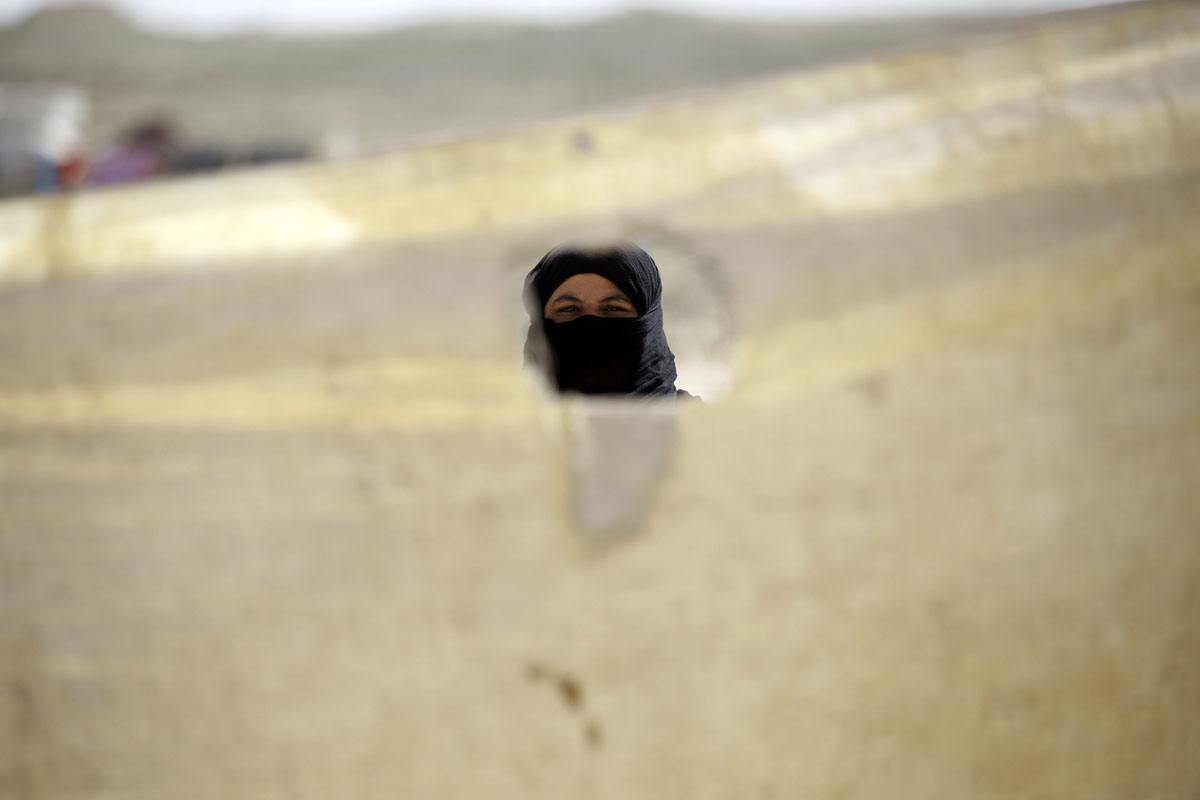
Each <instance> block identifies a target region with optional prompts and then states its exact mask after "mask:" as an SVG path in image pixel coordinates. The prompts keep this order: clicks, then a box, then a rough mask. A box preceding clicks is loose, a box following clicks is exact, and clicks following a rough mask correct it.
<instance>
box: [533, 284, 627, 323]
mask: <svg viewBox="0 0 1200 800" xmlns="http://www.w3.org/2000/svg"><path fill="white" fill-rule="evenodd" d="M586 315H591V316H593V317H636V316H637V315H638V313H637V309H636V308H634V305H633V303H632V302H630V300H629V298H628V297H626V296H625V293H624V292H622V291H621V290H620V289H618V288H617V286H616V284H614V283H613V282H612V281H610V280H609V279H608V278H605V277H602V276H600V275H597V274H595V273H594V272H584V273H580V274H579V275H572V276H571V277H569V278H567V279H566V280H565V281H563V282H562V283H561V284H560V285H559V286H558V288H557V289H555V290H554V292H553V293H552V294H551V295H550V300H549V301H547V303H546V305H545V306H544V307H543V308H542V316H543V317H545V318H546V319H548V320H553V321H554V322H570V321H572V320H575V319H579V318H580V317H582V316H586Z"/></svg>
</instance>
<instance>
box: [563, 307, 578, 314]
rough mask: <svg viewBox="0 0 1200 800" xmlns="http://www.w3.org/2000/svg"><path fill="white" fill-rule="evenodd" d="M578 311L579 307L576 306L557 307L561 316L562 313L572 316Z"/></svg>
mask: <svg viewBox="0 0 1200 800" xmlns="http://www.w3.org/2000/svg"><path fill="white" fill-rule="evenodd" d="M578 310H579V307H578V306H559V308H558V313H560V314H563V313H568V314H573V313H575V312H576V311H578Z"/></svg>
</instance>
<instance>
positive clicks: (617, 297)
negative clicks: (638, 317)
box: [600, 294, 633, 305]
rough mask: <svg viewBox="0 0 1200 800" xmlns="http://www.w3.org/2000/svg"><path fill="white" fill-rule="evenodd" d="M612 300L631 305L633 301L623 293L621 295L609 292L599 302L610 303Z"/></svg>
mask: <svg viewBox="0 0 1200 800" xmlns="http://www.w3.org/2000/svg"><path fill="white" fill-rule="evenodd" d="M613 300H618V301H620V302H622V303H629V305H633V301H631V300H630V299H629V298H628V297H626V296H625V295H621V294H610V295H609V296H608V297H606V298H604V299H603V300H601V301H600V302H601V303H611V302H612V301H613Z"/></svg>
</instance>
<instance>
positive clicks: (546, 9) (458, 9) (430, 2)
mask: <svg viewBox="0 0 1200 800" xmlns="http://www.w3.org/2000/svg"><path fill="white" fill-rule="evenodd" d="M1111 1H1112V0H1108V2H1111ZM74 2H77V0H0V23H8V22H11V21H14V20H17V19H20V18H22V17H24V16H25V15H27V14H29V13H30V12H31V11H33V10H35V9H38V8H45V7H47V6H53V5H71V4H73V3H74ZM1102 2H1105V0H642V2H638V0H399V2H398V0H200V2H193V1H192V0H115V1H114V2H110V4H111V5H115V6H118V7H119V8H121V9H122V10H123V11H125V12H126V14H127V15H128V16H130V17H132V18H133V19H134V20H136V21H138V22H140V23H142V24H143V25H146V26H148V27H152V28H156V29H159V30H169V31H175V32H184V33H192V34H199V35H211V34H219V33H226V32H230V31H237V30H255V31H274V32H283V33H320V32H323V31H330V32H332V31H355V30H370V29H378V28H380V27H388V26H395V25H405V24H415V23H421V22H432V21H465V20H473V19H474V20H477V19H488V20H511V21H534V22H548V23H561V22H574V21H578V20H583V19H588V18H592V17H597V16H603V15H604V14H607V13H612V12H616V11H621V10H626V9H629V8H660V9H666V10H675V11H682V12H689V13H693V14H701V15H706V16H715V17H724V18H734V19H736V18H752V19H764V18H767V19H770V18H782V19H806V18H807V19H819V18H829V17H831V16H836V17H855V16H870V15H879V14H887V15H897V14H910V13H938V12H959V13H994V12H1009V11H1011V12H1025V11H1036V10H1055V9H1066V8H1079V7H1083V6H1091V5H1099V4H1101V3H1102Z"/></svg>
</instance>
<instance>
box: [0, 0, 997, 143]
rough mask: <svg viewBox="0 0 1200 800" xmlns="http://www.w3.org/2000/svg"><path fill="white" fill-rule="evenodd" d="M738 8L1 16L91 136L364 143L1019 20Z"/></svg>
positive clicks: (576, 108) (38, 74) (7, 55)
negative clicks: (242, 23) (476, 20)
mask: <svg viewBox="0 0 1200 800" xmlns="http://www.w3.org/2000/svg"><path fill="white" fill-rule="evenodd" d="M1016 21H1017V20H1016V18H1014V17H1003V18H977V17H971V18H934V19H928V18H927V19H919V20H878V21H872V22H867V23H823V24H776V23H729V22H717V21H712V20H705V19H697V18H690V17H685V16H676V15H670V14H661V13H648V12H641V13H630V14H625V15H621V16H617V17H612V18H609V19H605V20H601V21H597V22H591V23H587V24H580V25H574V26H569V27H543V26H532V25H500V24H464V25H427V26H421V27H410V28H401V29H394V30H386V31H381V32H379V33H375V34H369V35H357V36H321V37H268V36H261V35H239V36H229V37H224V38H216V39H193V38H187V37H182V36H171V35H163V34H158V33H152V32H148V31H145V30H142V29H140V28H138V27H137V26H135V25H133V24H132V23H131V22H130V21H129V20H127V19H125V18H124V17H122V16H121V15H120V14H118V13H116V12H115V11H113V10H111V9H109V8H107V7H105V6H99V5H84V6H74V7H67V8H58V9H52V10H46V11H42V12H39V13H36V14H34V15H32V16H30V17H28V18H26V19H25V20H23V21H22V22H20V23H18V24H16V25H13V26H11V27H8V28H5V29H0V83H27V82H38V83H42V82H50V83H70V84H75V85H79V86H82V87H84V88H85V89H87V90H88V92H89V93H90V97H91V102H92V121H93V128H92V131H91V134H92V139H93V141H97V142H103V141H106V140H108V139H111V138H112V137H113V136H114V135H116V133H117V132H119V131H120V130H121V129H122V128H124V127H126V126H127V125H129V124H130V123H132V122H134V121H135V120H136V119H138V118H139V117H141V116H143V115H146V114H149V113H158V114H163V115H166V116H169V117H170V118H172V119H174V120H175V121H176V122H177V123H178V125H179V127H180V129H181V130H182V131H183V132H184V133H185V134H186V135H187V136H188V138H190V139H192V140H194V141H203V142H208V143H214V144H220V145H224V146H233V147H237V146H249V145H251V144H263V143H268V142H282V141H290V142H302V143H305V144H308V145H317V144H318V142H319V141H320V140H321V138H322V137H323V135H324V133H325V132H326V131H327V130H328V129H329V127H330V126H331V125H339V124H340V125H350V126H351V127H355V128H357V130H358V133H359V137H360V140H361V145H362V146H363V148H364V149H367V150H378V149H384V148H387V147H388V146H391V145H394V144H395V143H396V142H398V141H401V140H403V139H405V138H409V137H412V136H415V135H423V134H435V133H447V132H465V131H478V130H480V129H485V128H489V127H496V126H504V125H510V124H516V123H522V122H530V121H533V120H537V119H544V118H547V117H551V116H557V115H562V114H567V113H574V112H580V111H585V110H589V109H595V108H606V107H613V106H619V105H623V104H628V103H631V102H636V101H639V100H645V99H647V98H652V97H656V96H662V95H669V94H672V93H677V92H680V91H686V90H690V89H694V88H697V87H704V86H711V85H717V84H723V83H729V82H733V81H740V80H744V79H748V78H752V77H755V76H760V75H766V74H771V73H777V72H781V71H787V70H795V69H800V68H805V67H813V66H817V65H822V64H829V63H832V62H836V61H840V60H845V59H852V58H857V57H862V56H866V55H873V54H878V53H881V52H886V51H894V50H899V49H904V48H909V47H916V46H921V45H928V44H930V43H933V42H937V41H942V40H946V39H951V38H954V37H959V36H963V35H967V34H973V33H978V32H984V31H990V30H995V29H997V28H1000V27H1003V26H1006V25H1011V24H1013V23H1014V22H1016Z"/></svg>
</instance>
